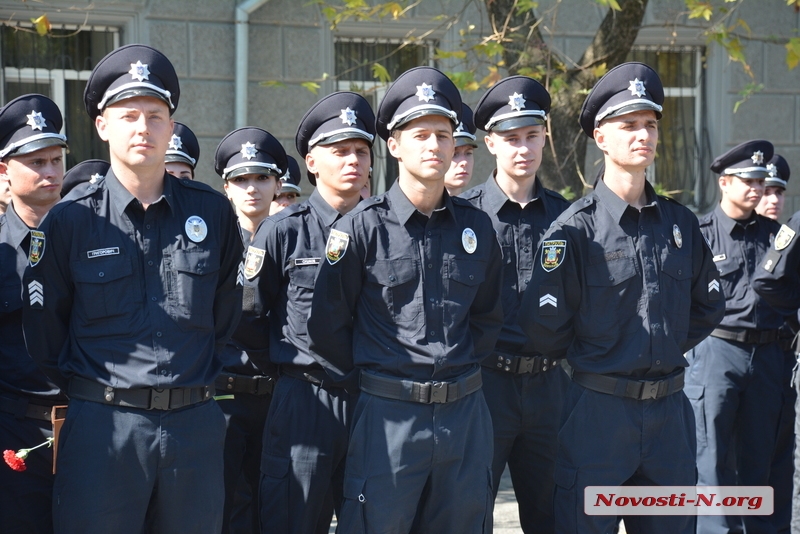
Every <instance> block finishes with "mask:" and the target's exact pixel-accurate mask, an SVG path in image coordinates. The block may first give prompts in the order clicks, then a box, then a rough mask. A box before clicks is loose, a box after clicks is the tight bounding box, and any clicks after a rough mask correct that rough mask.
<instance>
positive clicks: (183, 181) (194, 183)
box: [168, 174, 227, 200]
mask: <svg viewBox="0 0 800 534" xmlns="http://www.w3.org/2000/svg"><path fill="white" fill-rule="evenodd" d="M168 179H172V180H175V181H176V182H178V183H179V184H180V185H182V186H183V187H188V188H189V189H196V190H198V191H203V192H204V193H213V194H215V195H219V196H221V197H222V198H224V199H226V200H227V197H226V196H225V195H223V194H222V193H220V192H219V191H217V190H216V189H214V188H213V187H211V186H210V185H208V184H204V183H203V182H201V181H199V180H190V179H188V178H175V177H174V176H172V175H171V174H170V175H169V178H168Z"/></svg>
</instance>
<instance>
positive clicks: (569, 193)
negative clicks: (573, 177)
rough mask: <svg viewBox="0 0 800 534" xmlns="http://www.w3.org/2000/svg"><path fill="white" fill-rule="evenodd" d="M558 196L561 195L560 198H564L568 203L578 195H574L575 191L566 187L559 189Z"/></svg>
mask: <svg viewBox="0 0 800 534" xmlns="http://www.w3.org/2000/svg"><path fill="white" fill-rule="evenodd" d="M558 194H559V195H561V196H562V197H564V198H566V199H567V200H569V201H570V202H571V201H573V200H575V197H577V196H578V195H576V194H575V191H573V190H572V187H570V186H567V187H565V188H564V189H561V190H560V191H559V192H558Z"/></svg>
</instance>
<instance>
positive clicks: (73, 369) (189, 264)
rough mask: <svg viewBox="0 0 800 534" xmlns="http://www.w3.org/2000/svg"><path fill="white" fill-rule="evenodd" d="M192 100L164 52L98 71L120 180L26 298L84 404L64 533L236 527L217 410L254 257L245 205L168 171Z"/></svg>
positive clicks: (105, 129)
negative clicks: (178, 112) (218, 387)
mask: <svg viewBox="0 0 800 534" xmlns="http://www.w3.org/2000/svg"><path fill="white" fill-rule="evenodd" d="M179 97H180V88H179V85H178V77H177V75H176V74H175V69H174V68H173V66H172V64H171V63H170V61H169V59H167V58H166V57H165V56H164V55H163V54H162V53H161V52H159V51H157V50H155V49H153V48H151V47H148V46H144V45H128V46H123V47H121V48H118V49H116V50H114V51H113V52H111V53H110V54H108V55H107V56H105V57H104V58H103V59H101V60H100V61H99V62H98V63H97V65H96V67H95V68H94V70H93V71H92V74H91V75H90V77H89V80H88V82H87V84H86V91H85V92H84V103H85V105H86V111H87V112H88V114H89V116H90V117H91V118H92V119H93V120H94V122H95V127H96V130H97V132H98V135H99V136H100V138H101V139H103V140H104V141H106V142H108V145H109V153H110V162H111V168H110V169H109V171H108V173H107V174H106V177H105V179H104V180H102V181H99V182H97V183H96V184H91V185H89V186H88V187H87V188H86V190H85V193H83V194H82V195H74V196H72V195H71V196H70V197H68V198H67V199H65V200H64V202H62V203H60V204H59V205H58V207H57V208H56V209H54V211H53V212H52V213H51V214H50V216H49V217H48V219H49V221H50V223H49V224H48V234H47V248H46V250H45V253H44V254H43V255H42V258H41V259H40V260H39V262H38V264H37V265H36V266H34V267H33V268H31V270H30V271H29V272H28V273H26V277H25V280H24V283H23V291H24V293H23V301H24V315H23V325H24V328H25V339H26V342H27V343H28V349H29V352H30V353H31V355H32V356H33V358H34V359H35V360H36V362H37V363H38V364H39V366H40V367H41V368H42V369H43V370H44V371H45V373H47V375H48V376H49V377H50V378H51V379H52V380H53V381H54V382H55V383H56V384H58V385H59V386H61V387H62V388H63V389H64V390H65V391H67V393H68V395H69V397H70V407H69V410H68V412H67V416H66V420H65V421H64V425H63V427H62V431H61V443H60V445H59V450H58V471H57V474H56V477H55V483H54V490H53V495H54V499H53V514H54V520H55V521H54V522H55V532H56V533H65V534H66V533H75V532H82V533H93V532H116V533H121V534H126V533H130V534H141V532H143V531H148V532H154V533H159V532H201V533H202V532H208V533H212V532H219V531H220V529H221V527H222V511H223V504H224V486H223V446H224V442H225V417H224V415H223V413H222V411H221V410H220V409H219V407H218V406H217V404H216V402H215V401H214V400H213V399H212V397H213V396H214V379H215V378H216V377H217V375H218V374H219V372H220V370H221V369H222V366H223V363H225V362H224V361H223V355H222V349H223V347H224V346H225V343H226V342H227V341H228V338H229V337H230V335H231V333H232V332H233V330H234V328H235V327H236V325H237V324H238V321H239V316H240V314H241V308H242V300H241V299H242V291H241V283H240V282H239V281H240V280H241V278H240V277H241V276H243V275H242V274H241V270H240V269H241V265H242V256H243V254H242V253H243V250H242V242H241V238H240V236H239V232H238V229H237V224H236V218H235V216H234V214H233V210H232V209H231V206H230V203H229V202H228V201H227V200H226V199H225V198H224V197H223V196H222V195H220V194H219V193H218V192H216V191H214V190H213V189H211V188H210V187H208V186H207V185H205V184H202V183H199V182H195V181H192V180H186V179H177V178H175V177H173V176H171V175H169V174H167V172H166V170H165V164H164V155H165V153H166V151H167V148H168V145H169V141H170V137H171V136H172V128H173V124H172V118H171V115H172V112H173V111H174V110H175V108H176V107H177V105H178V100H179Z"/></svg>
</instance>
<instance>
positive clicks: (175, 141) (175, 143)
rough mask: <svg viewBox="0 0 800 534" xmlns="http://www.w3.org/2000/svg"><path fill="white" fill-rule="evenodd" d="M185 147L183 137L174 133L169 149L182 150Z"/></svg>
mask: <svg viewBox="0 0 800 534" xmlns="http://www.w3.org/2000/svg"><path fill="white" fill-rule="evenodd" d="M182 148H183V141H181V137H180V136H179V135H175V134H172V138H170V140H169V149H170V150H180V149H182Z"/></svg>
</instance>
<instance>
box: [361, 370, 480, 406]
mask: <svg viewBox="0 0 800 534" xmlns="http://www.w3.org/2000/svg"><path fill="white" fill-rule="evenodd" d="M481 385H483V381H482V380H481V370H480V369H478V370H476V371H475V372H473V373H470V374H468V375H465V376H463V377H461V378H458V379H456V380H453V381H450V382H435V381H431V382H415V381H413V380H405V379H402V378H390V377H386V376H378V375H373V374H370V373H366V372H364V371H362V372H361V391H363V392H365V393H369V394H370V395H376V396H378V397H385V398H387V399H394V400H402V401H410V402H419V403H421V404H433V403H436V404H441V403H445V402H454V401H457V400H458V399H462V398H464V397H466V396H467V395H470V394H472V393H475V392H476V391H478V390H479V389H481Z"/></svg>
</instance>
